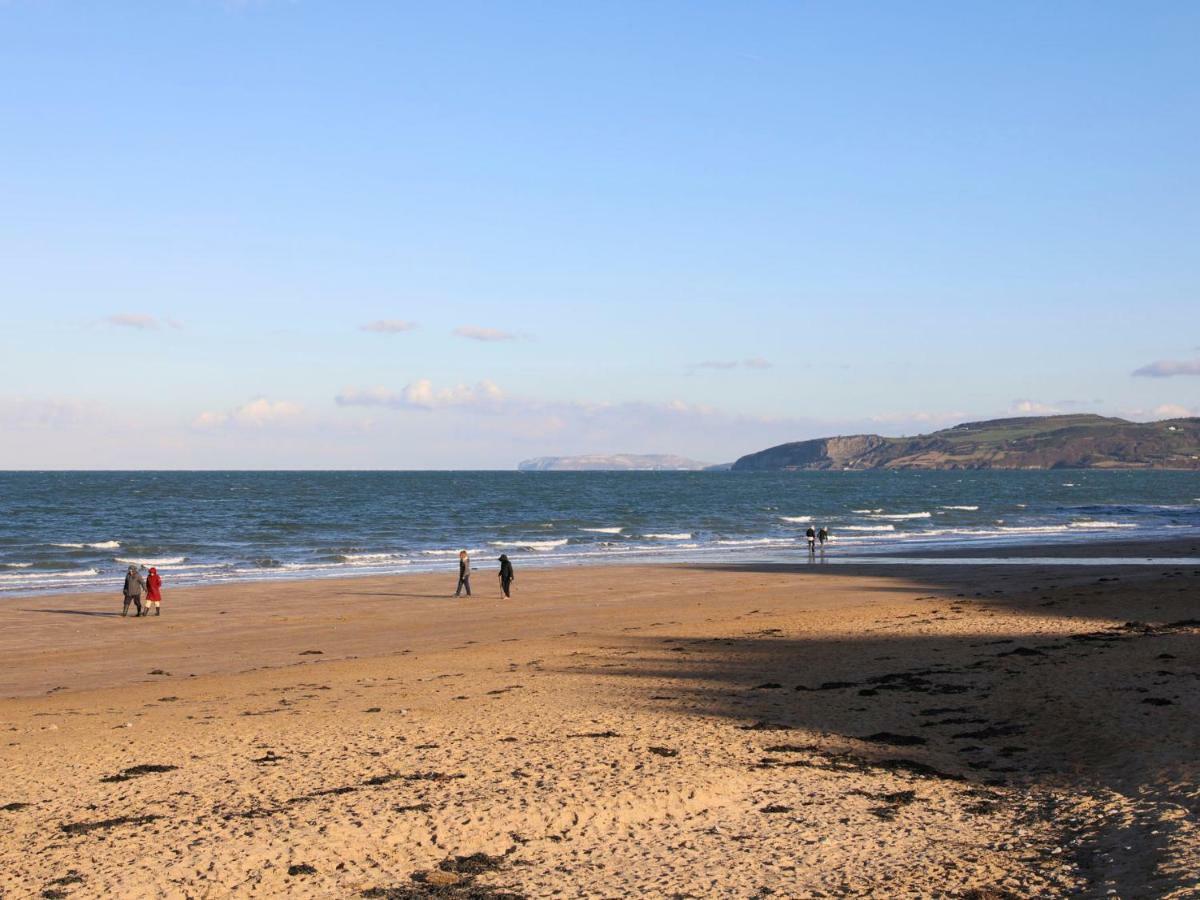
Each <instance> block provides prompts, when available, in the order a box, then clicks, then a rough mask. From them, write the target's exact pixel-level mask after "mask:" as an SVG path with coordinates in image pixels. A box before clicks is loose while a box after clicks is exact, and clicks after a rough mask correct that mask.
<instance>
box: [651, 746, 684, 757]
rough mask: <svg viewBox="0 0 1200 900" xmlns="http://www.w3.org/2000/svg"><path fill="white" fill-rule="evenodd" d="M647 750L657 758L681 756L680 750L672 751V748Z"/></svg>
mask: <svg viewBox="0 0 1200 900" xmlns="http://www.w3.org/2000/svg"><path fill="white" fill-rule="evenodd" d="M646 749H647V750H649V751H650V752H651V753H653V754H654V755H655V756H668V757H669V756H678V755H679V751H678V750H672V749H671V748H670V747H647V748H646Z"/></svg>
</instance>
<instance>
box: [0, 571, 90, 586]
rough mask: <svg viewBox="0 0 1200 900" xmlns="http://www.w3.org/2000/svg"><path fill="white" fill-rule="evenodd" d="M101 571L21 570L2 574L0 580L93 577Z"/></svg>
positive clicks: (22, 581)
mask: <svg viewBox="0 0 1200 900" xmlns="http://www.w3.org/2000/svg"><path fill="white" fill-rule="evenodd" d="M99 574H100V573H99V572H98V571H97V570H95V569H82V570H79V571H74V572H68V571H62V572H20V573H14V574H12V575H0V582H21V583H24V582H27V581H46V580H48V579H50V578H91V577H92V576H94V575H99Z"/></svg>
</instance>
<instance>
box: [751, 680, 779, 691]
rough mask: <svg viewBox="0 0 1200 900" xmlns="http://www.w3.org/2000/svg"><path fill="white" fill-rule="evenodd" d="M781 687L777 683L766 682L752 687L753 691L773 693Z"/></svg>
mask: <svg viewBox="0 0 1200 900" xmlns="http://www.w3.org/2000/svg"><path fill="white" fill-rule="evenodd" d="M781 687H783V685H782V684H780V683H779V682H778V681H766V682H763V683H762V684H756V685H755V686H754V690H756V691H774V690H777V689H779V688H781Z"/></svg>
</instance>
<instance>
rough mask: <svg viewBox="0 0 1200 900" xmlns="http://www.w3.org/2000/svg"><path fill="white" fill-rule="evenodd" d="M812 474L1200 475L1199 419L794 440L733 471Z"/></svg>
mask: <svg viewBox="0 0 1200 900" xmlns="http://www.w3.org/2000/svg"><path fill="white" fill-rule="evenodd" d="M810 469H1200V418H1187V419H1167V420H1164V421H1161V422H1145V423H1139V422H1128V421H1126V420H1124V419H1115V418H1108V417H1105V416H1095V415H1072V416H1033V417H1025V418H1016V419H992V420H990V421H986V422H967V423H965V424H962V425H955V426H954V427H953V428H946V429H943V430H941V431H935V432H933V433H932V434H922V435H917V436H916V437H901V438H889V437H882V436H880V435H878V434H855V435H848V436H843V437H827V438H816V439H814V440H810V441H795V442H793V443H789V444H780V445H779V446H777V447H771V448H769V449H767V450H761V451H759V452H758V453H751V454H749V455H747V456H743V457H741V458H740V459H739V460H737V462H735V463H734V464H733V471H734V472H783V471H795V470H810Z"/></svg>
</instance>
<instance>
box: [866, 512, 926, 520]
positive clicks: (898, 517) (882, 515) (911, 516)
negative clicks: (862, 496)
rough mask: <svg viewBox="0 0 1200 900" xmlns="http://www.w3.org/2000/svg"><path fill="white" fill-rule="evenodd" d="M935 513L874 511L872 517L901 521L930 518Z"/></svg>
mask: <svg viewBox="0 0 1200 900" xmlns="http://www.w3.org/2000/svg"><path fill="white" fill-rule="evenodd" d="M932 515H933V513H928V512H915V513H872V514H871V518H872V519H892V520H895V521H901V520H904V519H928V518H929V517H930V516H932Z"/></svg>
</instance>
